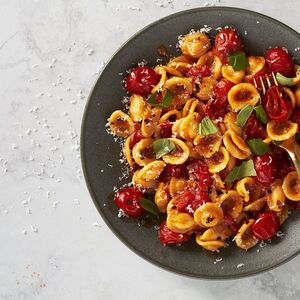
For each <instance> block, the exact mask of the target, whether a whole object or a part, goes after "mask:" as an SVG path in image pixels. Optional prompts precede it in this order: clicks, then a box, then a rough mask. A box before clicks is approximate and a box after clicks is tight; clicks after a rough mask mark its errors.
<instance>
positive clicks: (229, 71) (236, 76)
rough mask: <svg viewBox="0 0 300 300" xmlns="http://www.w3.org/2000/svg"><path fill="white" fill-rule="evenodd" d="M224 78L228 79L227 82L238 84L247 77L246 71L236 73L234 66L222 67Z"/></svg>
mask: <svg viewBox="0 0 300 300" xmlns="http://www.w3.org/2000/svg"><path fill="white" fill-rule="evenodd" d="M221 72H222V76H223V77H224V78H226V79H227V80H229V81H231V82H233V83H235V84H238V83H241V82H242V81H243V79H244V77H245V71H244V70H241V71H234V70H233V68H232V66H230V65H224V66H222V71H221Z"/></svg>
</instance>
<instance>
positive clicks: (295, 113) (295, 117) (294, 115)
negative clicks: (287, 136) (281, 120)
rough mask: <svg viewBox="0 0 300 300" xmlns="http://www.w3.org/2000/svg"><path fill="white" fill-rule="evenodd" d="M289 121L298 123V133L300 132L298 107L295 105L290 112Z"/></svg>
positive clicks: (299, 111) (299, 109) (299, 110)
mask: <svg viewBox="0 0 300 300" xmlns="http://www.w3.org/2000/svg"><path fill="white" fill-rule="evenodd" d="M291 121H292V122H294V123H297V124H298V133H300V108H299V107H296V108H295V109H294V111H293V113H292V116H291Z"/></svg>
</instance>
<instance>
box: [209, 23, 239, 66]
mask: <svg viewBox="0 0 300 300" xmlns="http://www.w3.org/2000/svg"><path fill="white" fill-rule="evenodd" d="M243 49H244V44H243V42H242V40H241V39H240V38H239V36H238V34H237V32H236V30H235V29H234V28H230V27H228V28H222V29H221V30H220V32H219V33H218V34H217V35H216V37H215V44H214V53H215V54H216V55H218V56H219V57H220V59H221V61H222V63H227V62H228V54H229V53H231V52H236V51H240V50H243Z"/></svg>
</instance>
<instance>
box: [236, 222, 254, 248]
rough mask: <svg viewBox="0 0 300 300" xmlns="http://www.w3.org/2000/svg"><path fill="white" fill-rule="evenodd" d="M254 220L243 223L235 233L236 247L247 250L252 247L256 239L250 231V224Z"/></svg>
mask: <svg viewBox="0 0 300 300" xmlns="http://www.w3.org/2000/svg"><path fill="white" fill-rule="evenodd" d="M254 222H255V220H253V219H251V220H249V221H248V223H246V224H243V225H242V226H241V228H240V229H239V231H238V233H237V234H236V236H235V238H234V240H235V243H236V245H237V246H238V247H240V248H242V249H245V250H248V249H249V248H252V247H254V246H255V245H256V244H257V242H258V240H257V238H256V237H255V236H253V235H252V233H251V226H252V225H253V224H254Z"/></svg>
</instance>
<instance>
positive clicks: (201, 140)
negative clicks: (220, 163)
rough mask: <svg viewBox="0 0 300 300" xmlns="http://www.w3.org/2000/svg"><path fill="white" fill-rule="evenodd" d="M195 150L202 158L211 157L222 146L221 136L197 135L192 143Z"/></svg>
mask: <svg viewBox="0 0 300 300" xmlns="http://www.w3.org/2000/svg"><path fill="white" fill-rule="evenodd" d="M193 143H194V145H195V150H196V151H197V152H198V153H199V154H200V155H202V156H203V157H211V156H213V155H214V154H215V153H216V152H217V151H218V150H219V149H220V146H221V144H222V136H221V135H220V134H219V133H214V134H209V135H205V136H201V135H197V136H196V137H195V138H194V141H193Z"/></svg>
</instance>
